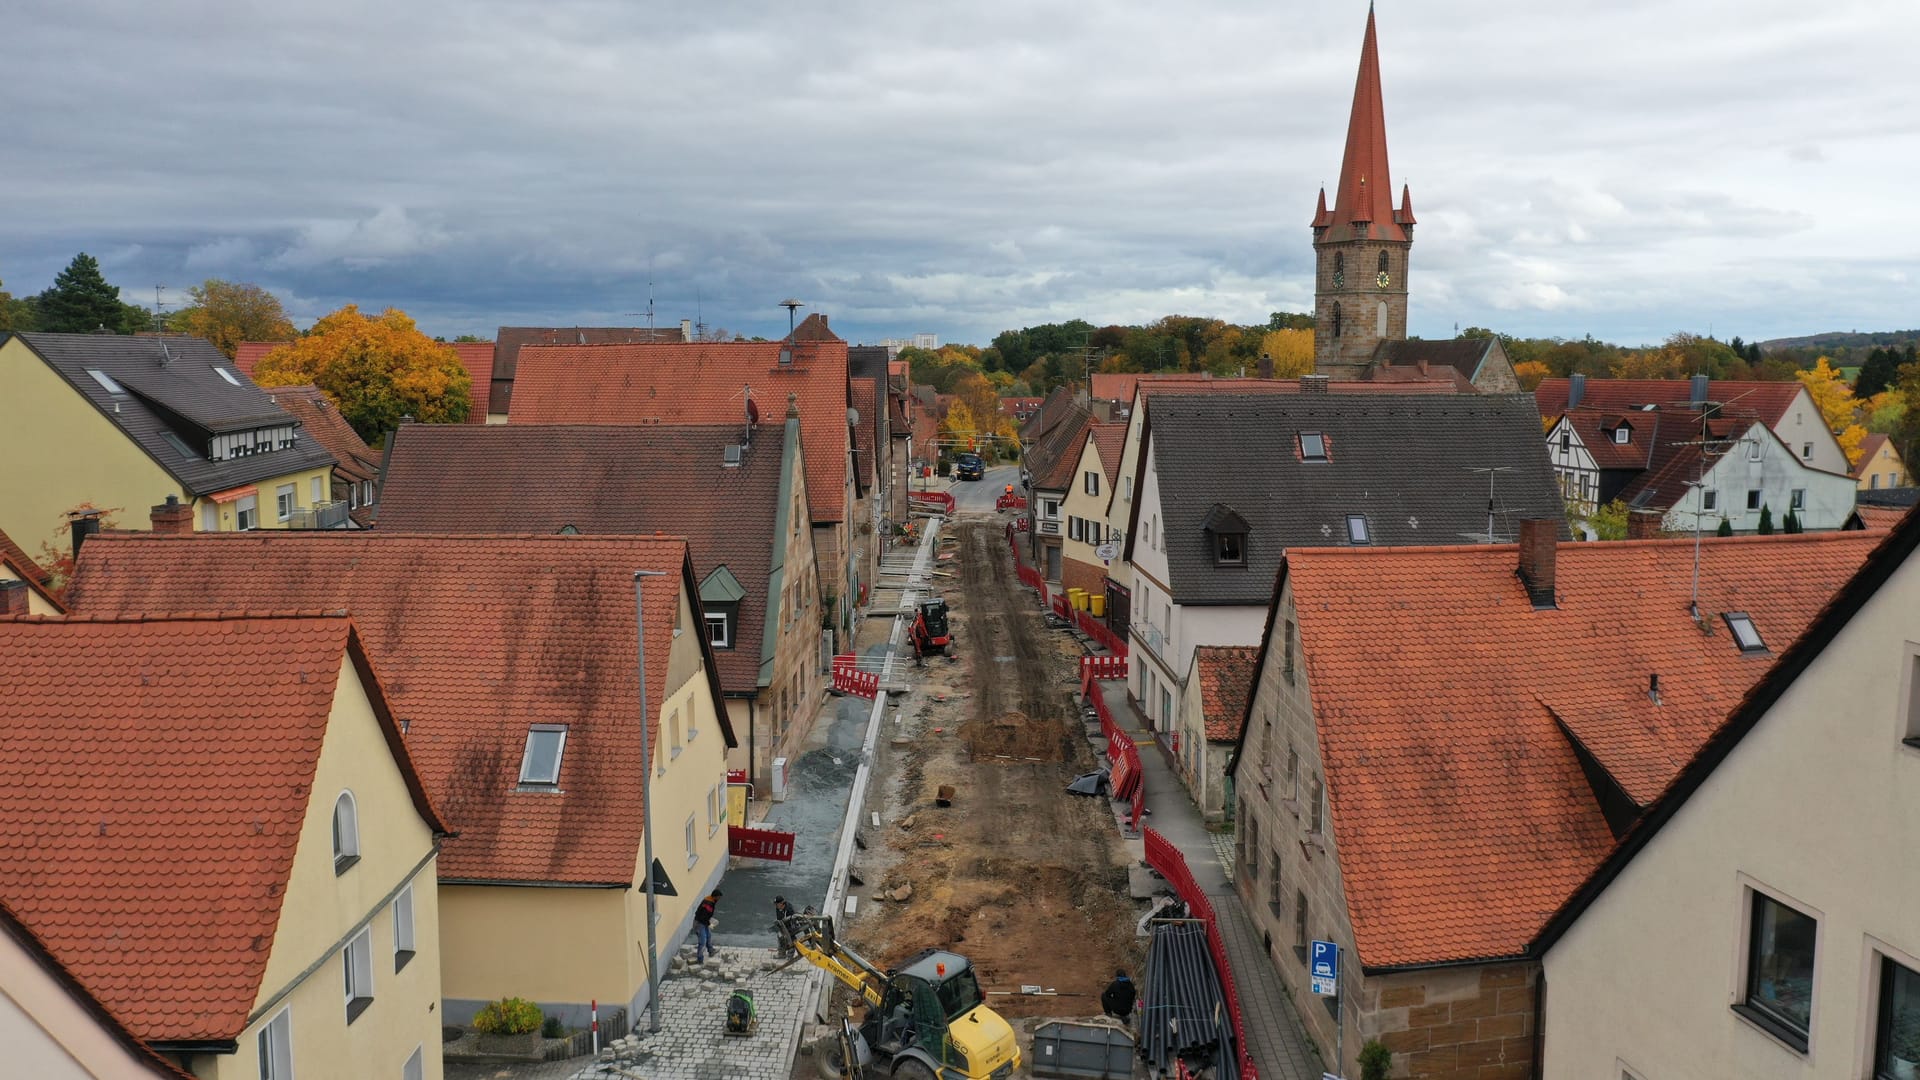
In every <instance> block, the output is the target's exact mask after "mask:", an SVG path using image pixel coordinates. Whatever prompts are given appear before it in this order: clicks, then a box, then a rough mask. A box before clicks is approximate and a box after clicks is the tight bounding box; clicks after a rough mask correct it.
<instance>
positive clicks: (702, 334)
mask: <svg viewBox="0 0 1920 1080" xmlns="http://www.w3.org/2000/svg"><path fill="white" fill-rule="evenodd" d="M703 311H704V305H703V302H702V296H701V292H700V287H699V286H697V285H696V286H694V289H693V340H695V341H705V340H707V318H706V315H705V314H704V313H703Z"/></svg>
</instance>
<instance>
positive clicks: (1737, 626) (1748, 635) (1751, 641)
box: [1723, 611, 1767, 653]
mask: <svg viewBox="0 0 1920 1080" xmlns="http://www.w3.org/2000/svg"><path fill="white" fill-rule="evenodd" d="M1723 617H1724V618H1725V619H1726V620H1727V633H1729V634H1730V635H1732V637H1733V644H1734V647H1735V648H1737V649H1739V650H1740V651H1741V652H1743V653H1763V652H1766V651H1767V642H1766V639H1765V638H1762V637H1761V636H1760V628H1759V627H1757V626H1755V625H1753V617H1752V616H1751V615H1748V614H1747V613H1746V612H1744V611H1729V612H1726V613H1724V615H1723Z"/></svg>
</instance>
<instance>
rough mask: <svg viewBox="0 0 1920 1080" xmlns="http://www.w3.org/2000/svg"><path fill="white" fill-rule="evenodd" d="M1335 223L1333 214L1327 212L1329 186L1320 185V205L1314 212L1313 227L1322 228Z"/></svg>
mask: <svg viewBox="0 0 1920 1080" xmlns="http://www.w3.org/2000/svg"><path fill="white" fill-rule="evenodd" d="M1331 224H1333V215H1332V214H1330V213H1328V212H1327V188H1326V185H1325V184H1322V185H1321V186H1320V207H1319V209H1317V210H1315V211H1314V212H1313V227H1314V228H1316V229H1322V228H1325V227H1327V226H1328V225H1331Z"/></svg>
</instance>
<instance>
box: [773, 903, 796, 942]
mask: <svg viewBox="0 0 1920 1080" xmlns="http://www.w3.org/2000/svg"><path fill="white" fill-rule="evenodd" d="M792 917H793V905H792V904H789V903H787V898H786V897H784V896H776V897H774V898H773V934H774V937H775V938H776V939H778V941H779V945H780V949H779V952H780V955H781V956H791V955H792V954H793V932H792V931H791V930H789V929H787V920H788V919H790V918H792Z"/></svg>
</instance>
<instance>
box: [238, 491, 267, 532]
mask: <svg viewBox="0 0 1920 1080" xmlns="http://www.w3.org/2000/svg"><path fill="white" fill-rule="evenodd" d="M259 506H260V504H259V501H258V499H257V498H256V497H255V496H252V495H242V496H240V498H239V501H237V502H235V503H234V504H233V527H234V528H235V529H238V530H239V531H241V532H246V531H247V530H249V529H253V528H256V527H258V525H259V524H260V509H259Z"/></svg>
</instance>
